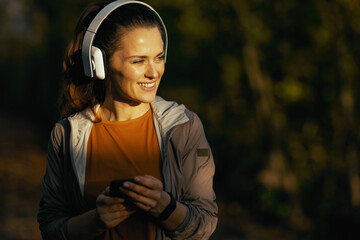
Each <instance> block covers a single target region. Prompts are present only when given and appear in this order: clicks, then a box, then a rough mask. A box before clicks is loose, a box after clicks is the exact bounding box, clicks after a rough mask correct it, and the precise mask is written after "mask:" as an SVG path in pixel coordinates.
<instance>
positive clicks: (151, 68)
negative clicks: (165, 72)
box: [145, 62, 159, 79]
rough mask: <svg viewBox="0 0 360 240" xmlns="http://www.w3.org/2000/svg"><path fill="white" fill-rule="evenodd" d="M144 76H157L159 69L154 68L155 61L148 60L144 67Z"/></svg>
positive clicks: (152, 77) (151, 77) (150, 77)
mask: <svg viewBox="0 0 360 240" xmlns="http://www.w3.org/2000/svg"><path fill="white" fill-rule="evenodd" d="M145 77H147V78H149V79H154V78H158V77H159V71H158V69H157V68H156V65H155V63H151V62H149V63H148V65H147V68H146V72H145Z"/></svg>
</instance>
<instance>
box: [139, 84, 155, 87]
mask: <svg viewBox="0 0 360 240" xmlns="http://www.w3.org/2000/svg"><path fill="white" fill-rule="evenodd" d="M139 85H140V86H142V87H146V88H151V87H153V86H155V83H139Z"/></svg>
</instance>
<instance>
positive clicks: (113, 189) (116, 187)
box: [109, 178, 136, 208]
mask: <svg viewBox="0 0 360 240" xmlns="http://www.w3.org/2000/svg"><path fill="white" fill-rule="evenodd" d="M124 182H133V183H136V182H135V180H134V179H132V178H129V179H117V180H112V181H111V182H110V194H109V196H110V197H119V198H124V199H125V202H124V205H126V206H127V207H129V208H136V205H135V204H134V203H133V202H132V200H131V198H130V197H129V196H127V195H126V194H124V193H123V192H122V191H121V190H120V187H123V184H124Z"/></svg>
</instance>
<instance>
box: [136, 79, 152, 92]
mask: <svg viewBox="0 0 360 240" xmlns="http://www.w3.org/2000/svg"><path fill="white" fill-rule="evenodd" d="M137 84H138V85H139V86H140V88H141V89H142V90H144V91H147V92H151V91H154V90H155V89H156V81H155V82H139V83H137Z"/></svg>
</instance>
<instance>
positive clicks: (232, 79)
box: [0, 0, 360, 240]
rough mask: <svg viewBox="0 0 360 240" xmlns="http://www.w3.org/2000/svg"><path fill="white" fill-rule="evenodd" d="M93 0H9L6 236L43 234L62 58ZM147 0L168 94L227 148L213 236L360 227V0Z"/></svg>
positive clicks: (3, 180) (5, 10) (4, 1)
mask: <svg viewBox="0 0 360 240" xmlns="http://www.w3.org/2000/svg"><path fill="white" fill-rule="evenodd" d="M89 2H91V1H86V0H51V1H49V0H0V5H1V8H0V43H1V44H0V74H1V87H0V100H1V112H0V186H1V194H0V239H4V240H9V239H15V240H17V239H19V240H20V239H30V240H32V239H40V233H39V231H38V225H37V222H36V213H37V210H38V202H39V198H40V192H41V186H40V181H41V177H42V174H43V173H44V170H45V154H46V153H45V150H46V145H47V141H48V139H49V134H50V130H51V128H52V127H53V125H54V123H55V122H56V121H57V120H58V119H59V115H58V111H57V97H58V93H59V86H60V81H61V70H62V58H63V55H64V53H65V49H66V46H67V44H68V42H69V41H70V39H71V37H72V34H73V31H74V28H75V24H76V22H77V19H78V16H79V14H80V13H81V11H82V9H83V8H84V7H85V6H86V5H87V3H89ZM146 2H147V3H149V4H150V5H152V6H153V7H154V8H155V9H156V10H157V11H158V12H159V13H160V15H161V16H162V18H163V20H164V21H165V24H166V26H167V29H168V32H169V53H168V61H167V64H166V72H165V75H164V77H163V80H162V85H161V86H160V89H159V95H161V96H162V97H164V98H166V99H168V100H175V101H177V102H179V103H184V104H185V105H186V106H187V107H188V108H189V109H190V110H193V111H195V112H196V113H197V114H198V115H199V116H200V118H201V119H202V121H203V124H204V127H205V132H206V134H207V137H208V140H209V142H210V144H211V146H212V149H213V152H214V155H215V163H216V167H217V168H216V176H215V179H214V184H215V191H216V193H217V197H218V204H219V224H218V228H217V230H216V231H215V233H214V235H213V238H212V239H218V240H220V239H222V240H230V239H231V240H232V239H245V240H256V239H286V240H287V239H290V240H291V239H309V240H310V239H311V240H312V239H358V238H359V237H360V234H358V228H359V224H360V211H359V207H360V172H359V170H360V166H359V153H360V148H359V143H360V142H359V140H360V136H359V134H360V128H359V117H360V116H359V111H358V109H359V100H360V99H359V62H360V45H359V42H360V41H359V40H360V3H359V1H356V0H337V1H336V0H334V1H327V0H297V1H295V0H294V1H292V0H277V1H266V0H152V1H150V0H149V1H146ZM357 234H358V235H357ZM356 236H357V237H356Z"/></svg>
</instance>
